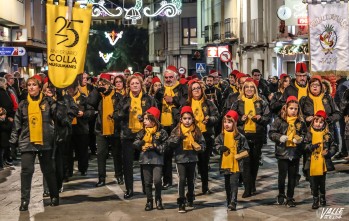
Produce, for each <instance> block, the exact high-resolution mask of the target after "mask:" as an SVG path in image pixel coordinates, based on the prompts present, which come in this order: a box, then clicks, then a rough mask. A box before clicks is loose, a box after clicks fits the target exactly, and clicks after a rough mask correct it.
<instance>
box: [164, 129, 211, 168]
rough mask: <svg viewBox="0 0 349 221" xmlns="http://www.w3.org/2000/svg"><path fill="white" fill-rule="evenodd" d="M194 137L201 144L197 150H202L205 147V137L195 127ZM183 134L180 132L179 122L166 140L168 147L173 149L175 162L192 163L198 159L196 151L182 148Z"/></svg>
mask: <svg viewBox="0 0 349 221" xmlns="http://www.w3.org/2000/svg"><path fill="white" fill-rule="evenodd" d="M195 134H196V136H195V137H194V140H195V142H197V143H198V144H199V145H200V146H201V150H200V151H199V152H203V151H204V150H205V148H206V143H205V139H204V137H203V136H202V134H201V132H200V129H199V128H198V127H196V128H195ZM183 139H185V138H184V137H183V134H181V132H180V124H178V125H177V126H176V127H175V128H174V129H173V130H172V132H171V136H170V137H169V138H168V140H167V145H168V147H169V148H172V149H173V150H174V155H175V162H176V163H193V162H197V161H198V151H195V150H183Z"/></svg>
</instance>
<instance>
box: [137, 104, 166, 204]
mask: <svg viewBox="0 0 349 221" xmlns="http://www.w3.org/2000/svg"><path fill="white" fill-rule="evenodd" d="M159 118H160V110H159V109H157V108H155V107H151V108H149V109H148V110H147V111H146V112H145V113H144V114H143V130H141V131H140V132H138V133H137V136H136V140H135V142H134V143H133V145H134V147H135V148H136V149H138V150H139V151H140V152H141V154H140V159H139V163H140V164H141V165H142V170H143V176H144V183H145V192H146V195H147V203H146V205H145V211H150V210H152V209H153V194H152V187H153V181H154V185H155V203H156V209H158V210H163V209H164V207H163V205H162V199H161V188H162V187H161V184H162V182H161V177H162V166H163V164H164V157H163V153H164V149H165V144H166V142H165V141H166V140H167V137H168V135H167V132H166V131H165V130H164V129H162V127H161V124H160V122H159Z"/></svg>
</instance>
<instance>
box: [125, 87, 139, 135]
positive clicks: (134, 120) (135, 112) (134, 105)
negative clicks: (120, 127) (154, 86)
mask: <svg viewBox="0 0 349 221" xmlns="http://www.w3.org/2000/svg"><path fill="white" fill-rule="evenodd" d="M142 96H143V92H142V91H141V92H140V93H139V94H138V97H134V96H133V94H132V92H130V97H131V110H130V116H129V119H128V128H130V129H131V131H132V133H137V132H138V131H140V130H142V129H143V126H142V123H141V122H139V119H138V116H141V115H142V114H143V111H142Z"/></svg>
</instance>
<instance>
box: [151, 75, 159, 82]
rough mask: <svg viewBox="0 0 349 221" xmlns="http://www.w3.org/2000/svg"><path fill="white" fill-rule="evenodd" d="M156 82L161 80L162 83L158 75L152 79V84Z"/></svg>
mask: <svg viewBox="0 0 349 221" xmlns="http://www.w3.org/2000/svg"><path fill="white" fill-rule="evenodd" d="M156 82H160V83H161V80H160V78H158V77H157V76H155V77H153V80H151V83H152V84H155V83H156Z"/></svg>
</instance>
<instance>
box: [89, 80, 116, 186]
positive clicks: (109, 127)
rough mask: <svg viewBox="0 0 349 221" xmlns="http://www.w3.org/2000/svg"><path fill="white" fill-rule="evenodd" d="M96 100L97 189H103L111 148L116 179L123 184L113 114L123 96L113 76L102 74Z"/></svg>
mask: <svg viewBox="0 0 349 221" xmlns="http://www.w3.org/2000/svg"><path fill="white" fill-rule="evenodd" d="M97 85H98V87H97V91H98V94H97V95H96V98H95V99H93V101H94V103H92V104H93V106H97V107H98V108H97V110H98V115H97V119H96V124H95V133H96V143H97V146H98V149H97V162H98V182H97V184H96V187H101V186H104V185H105V184H106V175H107V174H106V160H107V157H108V152H109V151H108V149H109V146H111V149H112V154H113V160H114V172H115V178H116V179H117V182H118V184H122V183H123V172H122V168H120V164H118V162H116V159H118V157H117V156H116V153H117V148H118V147H116V145H115V144H116V139H117V138H116V133H115V129H116V128H117V127H115V125H114V123H117V122H118V121H115V122H114V118H113V114H114V111H116V106H117V105H118V103H119V102H120V101H121V100H122V95H121V94H119V93H116V92H115V90H114V89H113V86H112V82H111V75H109V74H101V75H100V77H99V81H98V84H97Z"/></svg>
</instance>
